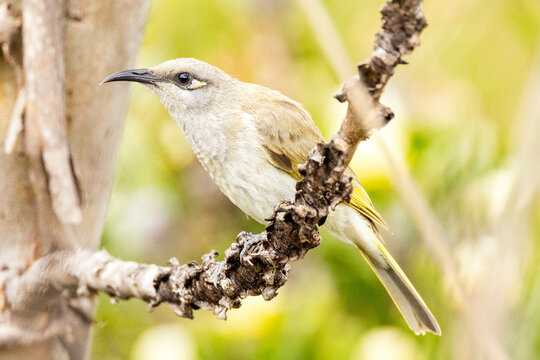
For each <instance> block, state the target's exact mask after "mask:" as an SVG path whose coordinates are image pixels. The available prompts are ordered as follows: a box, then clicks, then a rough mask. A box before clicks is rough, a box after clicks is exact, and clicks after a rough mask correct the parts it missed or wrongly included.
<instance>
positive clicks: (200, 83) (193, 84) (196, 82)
mask: <svg viewBox="0 0 540 360" xmlns="http://www.w3.org/2000/svg"><path fill="white" fill-rule="evenodd" d="M206 85H208V84H207V83H206V82H204V81H199V80H197V79H193V80H192V81H191V84H190V85H189V88H188V89H190V90H195V89H200V88H202V87H204V86H206Z"/></svg>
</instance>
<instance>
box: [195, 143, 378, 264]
mask: <svg viewBox="0 0 540 360" xmlns="http://www.w3.org/2000/svg"><path fill="white" fill-rule="evenodd" d="M201 163H202V164H203V166H204V167H205V168H206V170H207V171H208V172H209V173H210V176H211V177H212V179H213V180H214V181H215V183H216V184H217V185H218V187H219V188H220V189H221V191H222V192H223V193H224V194H225V195H226V196H227V197H228V198H229V199H230V200H231V201H232V202H233V203H234V204H235V205H236V206H238V207H239V208H240V209H241V210H242V211H243V212H245V213H246V214H247V215H249V216H251V217H252V218H254V219H255V220H257V221H258V222H259V223H261V224H266V221H265V220H266V219H268V218H269V217H270V216H271V215H272V213H273V211H274V208H275V207H276V206H277V205H278V204H279V203H280V202H281V201H282V200H293V199H294V194H295V192H296V189H295V188H296V180H295V179H294V178H293V177H291V176H290V175H289V174H287V173H286V172H284V171H282V170H280V169H278V168H276V167H274V166H273V165H272V164H270V163H269V162H268V161H267V159H266V157H265V155H264V153H260V152H257V151H251V152H249V153H248V152H246V153H241V154H238V153H237V154H236V156H231V157H229V158H228V159H227V161H224V162H221V163H220V164H218V165H216V164H213V163H211V162H209V161H201ZM325 228H326V229H328V230H329V231H330V233H332V234H333V235H334V236H335V237H337V238H339V239H340V240H342V241H345V242H349V243H351V244H353V245H355V246H357V247H359V248H361V249H363V250H364V251H366V252H367V253H368V254H370V255H371V256H372V257H374V258H377V257H378V256H379V255H380V251H379V249H378V248H377V245H376V243H377V238H376V235H375V234H374V232H373V229H372V227H371V225H370V224H369V222H368V221H367V219H366V218H365V217H363V216H362V215H360V214H359V213H358V212H356V211H355V210H354V209H353V208H351V207H349V206H347V205H345V204H340V205H338V206H337V207H336V209H335V211H332V212H331V213H330V214H329V215H328V219H327V220H326V223H325Z"/></svg>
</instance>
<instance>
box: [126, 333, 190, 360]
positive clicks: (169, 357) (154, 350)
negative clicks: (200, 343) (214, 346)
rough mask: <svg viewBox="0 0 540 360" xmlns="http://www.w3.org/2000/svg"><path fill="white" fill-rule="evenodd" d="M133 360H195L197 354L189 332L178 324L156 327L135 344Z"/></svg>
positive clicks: (140, 337)
mask: <svg viewBox="0 0 540 360" xmlns="http://www.w3.org/2000/svg"><path fill="white" fill-rule="evenodd" d="M131 359H133V360H148V359H156V360H195V359H197V353H196V348H195V344H194V342H193V339H192V338H191V335H190V334H189V332H188V331H187V330H186V329H184V328H183V327H182V326H181V325H178V324H164V325H157V326H154V327H152V328H150V329H148V330H146V331H145V332H144V333H143V334H142V335H141V336H139V338H138V339H137V341H136V342H135V346H134V347H133V353H132V356H131Z"/></svg>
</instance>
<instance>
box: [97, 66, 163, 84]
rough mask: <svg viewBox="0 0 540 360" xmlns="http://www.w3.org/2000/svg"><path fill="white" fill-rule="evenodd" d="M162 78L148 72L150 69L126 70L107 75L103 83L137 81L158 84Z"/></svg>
mask: <svg viewBox="0 0 540 360" xmlns="http://www.w3.org/2000/svg"><path fill="white" fill-rule="evenodd" d="M159 80H160V78H158V77H157V76H154V75H152V74H150V72H148V69H135V70H124V71H120V72H117V73H114V74H112V75H109V76H107V78H105V80H103V81H102V82H101V83H102V84H103V83H108V82H113V81H135V82H139V83H143V84H150V85H156V82H158V81H159Z"/></svg>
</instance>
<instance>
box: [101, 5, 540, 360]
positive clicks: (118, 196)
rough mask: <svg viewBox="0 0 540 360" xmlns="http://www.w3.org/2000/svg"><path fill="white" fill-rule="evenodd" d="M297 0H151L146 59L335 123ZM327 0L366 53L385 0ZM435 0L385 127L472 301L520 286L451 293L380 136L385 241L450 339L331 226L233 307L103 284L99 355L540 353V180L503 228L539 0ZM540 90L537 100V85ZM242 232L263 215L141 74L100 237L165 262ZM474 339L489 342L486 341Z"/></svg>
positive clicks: (365, 174)
mask: <svg viewBox="0 0 540 360" xmlns="http://www.w3.org/2000/svg"><path fill="white" fill-rule="evenodd" d="M299 3H300V1H284V0H281V1H279V0H257V1H253V0H251V1H248V0H230V1H220V0H205V1H188V0H154V1H153V2H152V5H151V8H150V13H149V18H148V24H147V29H146V33H145V37H144V42H143V46H142V49H141V52H140V56H139V59H138V66H139V67H149V66H153V65H156V64H158V63H161V62H163V61H165V60H168V59H172V58H177V57H195V58H198V59H201V60H204V61H206V62H209V63H211V64H214V65H216V66H218V67H220V68H222V69H223V70H225V71H226V72H228V73H229V74H231V75H233V76H235V77H237V78H239V79H241V80H243V81H248V82H255V83H259V84H262V85H265V86H268V87H271V88H274V89H277V90H280V91H281V92H283V93H284V94H286V95H288V96H289V97H291V98H293V99H295V100H297V101H299V102H301V103H303V104H304V106H305V107H306V109H307V110H308V111H309V112H310V113H311V114H312V116H313V118H314V120H315V122H316V123H317V125H318V126H319V127H320V128H321V130H322V131H323V133H324V134H325V136H326V137H327V138H328V137H329V136H330V135H331V134H332V133H334V132H335V131H336V130H337V129H338V126H339V124H340V121H341V119H342V117H343V115H344V112H345V109H346V108H345V105H342V104H339V103H338V102H337V101H335V100H334V99H333V98H332V95H333V94H335V93H337V92H338V91H339V89H340V86H341V83H342V80H343V79H339V78H338V76H337V75H336V74H335V73H334V71H333V70H332V67H331V66H330V65H329V62H328V60H327V58H326V57H325V55H324V53H323V52H322V50H321V47H320V46H319V43H318V42H317V40H316V38H315V35H314V33H313V30H312V28H311V27H310V24H309V22H308V20H307V17H306V14H305V11H304V8H303V7H302V6H300V5H299ZM324 4H325V6H326V8H327V10H328V12H329V15H330V16H331V18H332V19H333V21H334V22H335V24H336V27H337V30H338V32H339V35H340V37H341V39H342V41H343V42H344V44H345V46H346V48H347V51H348V54H349V56H350V58H351V59H352V60H353V61H354V62H359V61H362V60H364V59H366V58H367V57H369V55H370V52H371V48H372V44H373V36H374V34H375V32H376V31H377V30H378V28H379V26H380V15H379V12H378V10H379V8H380V6H382V4H383V2H382V1H380V0H379V1H374V0H365V1H339V0H325V1H324ZM424 10H425V14H426V17H427V19H428V23H429V27H428V28H427V29H426V30H425V31H424V33H423V34H422V36H421V42H422V44H421V46H420V47H419V48H417V49H416V50H415V51H414V53H413V54H412V55H410V56H408V57H407V58H406V60H408V61H409V62H410V65H407V66H400V67H398V68H397V70H396V74H395V76H394V77H393V78H392V79H391V80H390V82H389V86H388V88H387V90H386V92H385V94H384V96H383V99H382V100H383V101H382V102H383V103H385V104H387V105H389V106H390V107H391V108H392V109H393V110H394V112H395V113H396V117H395V119H394V120H393V121H392V122H391V123H390V124H389V125H388V126H387V127H386V128H384V129H383V130H382V132H381V133H382V135H383V136H384V137H385V138H386V139H387V140H388V141H389V142H390V143H391V144H393V147H394V148H395V149H397V151H398V152H399V153H401V154H403V156H404V157H405V158H406V160H407V165H408V167H409V168H410V171H411V172H412V175H413V177H414V178H415V180H416V181H417V182H418V185H419V187H420V189H421V190H422V192H423V193H424V194H425V196H426V198H427V200H428V203H429V204H430V206H431V207H432V209H433V211H434V213H435V214H436V215H437V217H438V218H439V220H440V222H441V224H442V227H443V228H444V231H445V233H446V234H447V235H448V239H449V241H450V242H451V243H450V248H451V249H452V254H450V255H449V256H451V257H452V258H453V259H454V260H455V266H456V273H457V274H458V275H459V279H460V282H461V283H462V284H463V286H464V288H465V289H466V292H467V294H468V295H469V298H467V299H466V301H470V302H472V301H476V300H478V299H488V300H490V301H489V302H491V301H496V299H498V298H499V297H504V298H505V299H508V301H506V302H504V304H503V305H501V306H499V307H494V309H493V310H489V309H488V310H486V309H485V306H488V304H487V303H486V304H483V303H482V302H481V300H478V301H479V304H478V306H477V307H473V309H477V310H478V309H479V310H478V311H477V313H478V314H479V315H478V320H474V321H472V323H473V325H474V324H476V325H478V326H476V327H475V326H472V325H471V321H469V322H467V319H470V318H471V316H473V315H474V314H472V315H471V313H467V312H466V311H464V310H463V306H462V305H463V304H459V303H458V302H456V301H455V300H454V299H455V297H454V296H453V295H452V294H451V290H450V289H449V287H448V285H447V284H446V283H445V280H444V278H443V275H442V272H441V269H440V268H439V267H438V266H437V263H436V261H434V260H433V258H432V256H431V255H430V252H428V250H427V249H426V247H425V245H424V243H423V242H422V240H421V236H420V232H419V229H418V227H417V226H416V225H415V222H414V221H413V216H412V214H411V213H410V211H409V210H408V208H407V207H406V206H405V205H404V201H403V198H402V196H400V195H399V194H398V193H397V191H396V187H395V184H394V181H395V180H393V179H392V177H391V175H390V174H391V173H390V170H389V165H388V162H387V160H386V159H385V157H384V155H383V154H382V152H381V150H380V149H379V147H378V146H377V144H376V143H375V141H367V142H364V143H362V144H361V145H360V146H359V148H358V150H357V152H356V155H355V158H354V159H353V163H352V166H353V168H354V169H355V171H356V173H357V174H358V176H359V178H360V179H361V181H362V183H363V185H364V187H365V188H366V190H367V191H368V193H369V194H370V195H371V198H372V200H373V202H374V204H375V206H376V207H377V208H378V210H379V212H380V213H381V214H382V215H383V216H384V217H385V218H386V220H387V222H388V223H389V224H390V226H391V228H392V229H393V232H394V234H385V238H386V239H387V244H388V248H389V249H390V251H391V252H392V253H393V254H394V256H395V257H396V259H397V260H398V262H399V263H400V264H401V265H402V267H403V268H404V270H405V271H406V272H407V274H408V275H409V277H410V278H411V280H412V281H413V282H414V283H415V285H416V287H417V289H418V290H419V292H420V293H421V294H422V295H423V297H424V300H425V301H426V303H427V304H428V305H429V306H430V308H431V310H432V311H433V313H434V314H435V315H436V317H437V319H438V320H439V323H440V325H441V328H442V329H443V336H442V337H436V336H432V335H426V336H415V335H414V334H413V333H412V332H410V331H409V329H408V328H407V326H406V324H405V322H404V321H403V320H402V318H401V315H400V314H399V312H398V311H397V309H396V308H395V307H394V304H393V303H392V301H391V299H390V298H389V297H388V296H387V294H386V292H385V290H384V288H383V287H382V286H381V285H380V283H379V282H378V280H377V279H376V277H375V275H373V274H372V272H371V270H370V269H369V267H368V266H367V265H366V264H365V262H364V261H363V259H362V257H361V256H360V254H359V253H358V252H357V251H355V249H354V248H352V247H351V246H349V245H347V244H344V243H341V242H339V241H337V240H336V239H334V238H332V236H330V235H329V234H328V233H326V232H325V231H324V229H323V230H322V234H323V238H324V241H323V243H322V244H321V246H319V247H318V248H316V249H314V250H313V251H310V252H309V253H308V255H307V256H306V258H305V259H303V260H301V261H299V262H297V263H294V264H292V265H293V268H292V271H291V275H290V279H289V282H288V283H287V284H286V285H285V287H283V288H282V289H281V291H280V293H279V295H278V296H277V298H275V299H274V300H272V301H270V302H265V301H264V300H262V299H261V298H249V299H246V300H245V301H244V304H243V306H242V307H241V308H240V309H238V310H234V311H231V312H230V313H229V319H228V320H227V321H220V320H217V319H216V318H215V317H214V316H213V315H212V314H211V313H209V312H207V311H197V312H195V320H187V319H181V318H178V317H176V316H175V315H174V313H173V312H172V311H171V310H170V309H169V308H168V307H167V306H166V305H162V306H160V307H159V308H158V309H156V310H155V311H154V312H153V313H148V312H146V310H145V306H146V305H145V304H144V303H143V302H141V301H137V300H131V301H122V302H120V303H118V304H116V305H111V304H110V302H109V300H108V298H107V297H105V296H101V297H100V302H99V309H98V312H97V315H96V322H97V323H96V326H95V327H94V334H93V346H92V350H91V352H92V358H93V359H137V360H139V359H375V360H377V359H450V358H458V359H465V358H480V357H476V355H474V354H479V353H484V354H490V353H493V354H492V356H491V355H489V356H487V357H485V358H492V359H497V358H500V359H505V357H504V356H508V357H513V358H519V359H537V358H540V340H539V339H540V275H539V271H538V270H539V267H538V265H537V264H538V261H539V260H540V254H539V251H538V247H539V245H540V205H539V202H538V196H537V195H538V194H537V193H535V192H533V193H532V195H531V196H537V197H536V199H533V200H531V199H529V203H530V204H531V205H530V206H528V207H527V209H526V211H522V212H520V213H518V214H519V216H520V217H521V218H523V219H522V224H523V226H522V227H525V229H522V230H523V231H521V232H520V233H519V234H515V236H516V239H514V238H512V237H510V240H511V241H506V242H504V244H503V242H501V240H500V239H499V238H498V235H499V234H500V232H501V231H500V229H499V228H497V226H498V225H500V222H501V221H500V219H501V214H502V213H504V211H505V210H504V209H505V208H506V204H507V201H508V197H509V196H511V195H509V194H508V191H506V190H505V189H508V188H509V184H511V183H512V181H514V179H515V178H516V177H520V174H515V173H514V172H513V167H512V166H513V161H514V159H515V157H514V154H515V153H516V149H517V148H519V145H520V143H521V137H520V136H521V135H520V134H521V133H520V132H519V131H520V129H521V128H522V126H521V122H522V121H523V120H524V116H522V115H523V114H525V115H529V113H530V111H529V110H527V108H526V107H527V101H526V98H527V97H529V98H530V91H529V93H527V90H526V84H527V83H528V82H530V81H532V80H531V79H533V75H534V72H535V71H538V68H539V67H540V61H539V59H540V56H539V53H540V41H539V40H540V1H538V0H506V1H504V0H477V1H469V0H455V1H442V0H439V1H428V2H427V3H426V4H425V6H424ZM535 69H536V70H535ZM353 74H354V68H351V69H350V75H353ZM539 80H540V79H539ZM527 94H529V95H527ZM532 95H533V98H534V97H535V96H536V99H537V100H538V101H540V93H534V92H533V93H532ZM532 105H535V102H534V101H533V103H532ZM524 107H525V110H524ZM531 111H532V110H531ZM520 114H521V115H520ZM534 121H540V118H537V119H536V120H534ZM539 136H540V134H539ZM538 141H540V137H539V140H538ZM536 157H537V159H538V163H539V164H538V165H540V154H536ZM529 170H530V169H529ZM398 181H399V180H398ZM535 194H536V195H535ZM516 213H517V212H516ZM242 230H246V231H251V232H260V231H262V230H263V227H262V226H261V225H259V224H257V223H255V222H254V221H253V220H251V219H248V218H247V217H246V216H245V215H244V214H243V213H242V212H240V211H239V210H238V209H236V208H235V207H234V206H233V205H232V204H231V203H230V202H229V201H228V200H227V199H226V198H225V197H224V196H223V195H222V194H221V193H220V192H219V190H218V189H217V187H216V186H215V185H214V184H213V183H212V181H211V179H210V178H209V176H208V175H207V174H206V173H205V172H204V170H203V169H202V167H201V166H200V165H199V163H198V162H197V161H196V159H195V158H194V156H193V154H192V151H191V148H190V146H189V144H188V143H187V141H186V139H185V138H184V136H183V134H182V133H181V131H180V129H178V128H177V125H176V124H175V122H174V121H173V120H172V119H171V118H170V117H169V115H168V114H167V112H166V111H165V109H164V108H163V107H162V106H161V104H160V103H159V101H158V99H157V98H156V97H155V96H153V95H152V94H151V93H150V92H149V91H147V90H146V89H144V88H143V87H142V86H133V88H132V98H131V106H130V111H129V115H128V119H127V122H126V127H125V133H124V137H123V143H122V148H121V151H120V156H119V160H118V170H117V175H116V184H115V188H114V191H113V194H112V200H111V204H110V208H109V213H108V220H107V225H106V230H105V234H104V237H103V247H105V248H106V249H107V250H108V251H110V252H111V253H112V254H113V255H115V256H118V257H120V258H122V259H126V260H128V259H129V260H136V261H141V262H152V263H157V264H163V265H164V264H166V262H167V260H168V259H169V258H170V257H172V256H176V257H177V258H178V259H179V260H180V262H182V263H185V262H188V261H190V260H194V259H199V258H200V256H201V255H203V254H205V253H207V252H209V251H210V250H211V249H216V250H218V251H219V252H220V253H223V251H224V250H225V249H226V248H227V247H228V246H229V245H230V243H231V242H232V241H233V240H234V239H235V236H236V234H237V233H239V232H240V231H242ZM506 240H508V239H506ZM514 240H515V241H514ZM513 244H517V245H513ZM518 245H519V248H518V249H517V250H516V249H515V248H513V247H514V246H518ZM505 246H509V248H505ZM508 249H513V250H509V251H515V252H516V254H517V255H516V257H515V259H514V260H515V261H514V262H510V263H507V262H505V263H504V264H501V263H500V262H499V261H498V260H499V258H498V254H501V253H503V254H504V253H507V250H508ZM454 252H455V253H454ZM503 266H508V267H509V268H508V269H509V270H508V271H509V272H512V274H514V272H515V274H514V275H513V277H511V278H510V280H508V281H510V285H509V286H506V287H505V286H502V287H501V290H500V291H501V292H504V294H502V293H501V292H499V293H498V292H495V293H489V292H485V291H484V292H482V291H483V287H482V284H483V283H484V282H485V281H486V278H489V276H490V273H491V271H492V269H494V268H500V267H503ZM504 273H507V272H506V271H504ZM501 281H502V280H501ZM479 294H480V295H482V296H479ZM484 305H485V306H484ZM482 311H483V312H484V313H482ZM490 311H493V312H494V313H491V312H490ZM473 312H475V314H476V310H473ZM495 312H496V313H495ZM480 315H482V316H480ZM474 316H476V315H474ZM493 319H499V320H500V321H496V324H495V325H496V326H499V327H500V328H497V329H493V328H491V329H489V330H490V331H491V332H493V333H494V334H495V335H494V338H495V339H497V344H490V343H489V338H488V340H485V342H482V341H483V340H482V339H483V338H479V336H480V334H484V331H485V330H487V329H486V327H487V325H489V324H491V323H490V321H495V320H493ZM486 324H487V325H486ZM495 325H494V326H495ZM475 338H479V339H480V340H478V341H474V340H471V339H475ZM501 339H503V340H502V341H499V340H501ZM471 343H472V344H471ZM479 344H480V345H479ZM482 344H483V345H482ZM499 345H500V347H501V349H498V346H499ZM479 346H480V347H482V346H485V347H489V349H490V350H489V351H483V350H480V352H478V347H479ZM475 349H476V350H475ZM475 351H476V352H475ZM501 356H502V357H501Z"/></svg>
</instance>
